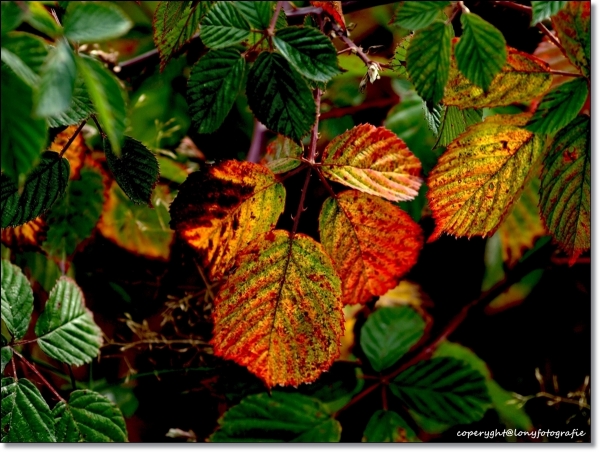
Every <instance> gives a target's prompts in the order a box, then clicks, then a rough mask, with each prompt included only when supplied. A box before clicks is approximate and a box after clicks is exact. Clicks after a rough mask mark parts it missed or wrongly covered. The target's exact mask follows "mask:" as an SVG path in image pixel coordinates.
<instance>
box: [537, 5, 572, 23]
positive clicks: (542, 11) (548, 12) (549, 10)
mask: <svg viewBox="0 0 600 452" xmlns="http://www.w3.org/2000/svg"><path fill="white" fill-rule="evenodd" d="M567 3H569V2H531V26H532V27H533V26H534V25H536V24H537V23H539V22H541V21H543V20H546V19H549V18H550V17H552V16H554V15H555V14H556V13H558V12H559V11H560V10H561V9H563V8H564V7H565V5H566V4H567Z"/></svg>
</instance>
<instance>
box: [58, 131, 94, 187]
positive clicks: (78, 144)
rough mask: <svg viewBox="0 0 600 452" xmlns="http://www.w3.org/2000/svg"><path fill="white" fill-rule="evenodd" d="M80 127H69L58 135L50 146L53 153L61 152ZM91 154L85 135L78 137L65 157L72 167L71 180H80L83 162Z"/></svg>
mask: <svg viewBox="0 0 600 452" xmlns="http://www.w3.org/2000/svg"><path fill="white" fill-rule="evenodd" d="M77 127H78V126H69V127H67V128H66V129H65V130H63V131H62V132H60V133H59V134H58V135H56V138H55V139H54V141H53V142H52V144H51V145H50V150H51V151H56V152H60V151H62V148H63V147H64V146H65V144H67V141H69V139H70V138H71V137H72V136H73V134H74V133H75V131H76V130H77ZM88 152H89V148H88V147H87V145H86V144H85V140H84V139H83V134H81V133H80V134H79V135H77V137H75V140H73V142H72V143H71V145H70V146H69V149H67V151H66V152H65V155H64V156H63V157H64V158H66V159H67V160H68V161H69V165H70V166H71V174H70V176H69V179H71V180H73V179H79V172H80V171H81V167H82V166H83V162H84V161H85V157H86V155H87V154H88Z"/></svg>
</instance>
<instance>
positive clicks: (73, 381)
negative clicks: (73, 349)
mask: <svg viewBox="0 0 600 452" xmlns="http://www.w3.org/2000/svg"><path fill="white" fill-rule="evenodd" d="M66 366H67V369H69V378H70V380H71V389H73V391H75V390H76V389H77V380H76V379H75V375H74V374H73V368H72V367H71V366H70V365H69V364H67V365H66Z"/></svg>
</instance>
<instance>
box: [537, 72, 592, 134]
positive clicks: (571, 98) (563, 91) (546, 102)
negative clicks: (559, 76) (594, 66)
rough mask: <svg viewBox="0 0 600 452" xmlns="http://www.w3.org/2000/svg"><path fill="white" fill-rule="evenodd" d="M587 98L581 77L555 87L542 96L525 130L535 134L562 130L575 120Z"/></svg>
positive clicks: (586, 88)
mask: <svg viewBox="0 0 600 452" xmlns="http://www.w3.org/2000/svg"><path fill="white" fill-rule="evenodd" d="M587 97H588V82H587V80H586V79H585V78H583V77H577V78H576V79H574V80H571V81H570V82H567V83H563V84H562V85H559V86H557V87H556V88H554V89H553V90H552V91H550V92H549V93H548V94H546V95H545V96H544V98H543V99H542V102H541V103H540V105H539V106H538V108H537V110H536V111H535V113H534V114H533V118H531V120H530V121H529V123H527V126H526V129H527V130H531V131H532V132H537V133H554V132H556V131H558V130H560V129H562V128H563V127H564V126H566V125H567V124H569V123H570V122H571V121H572V120H573V119H575V117H576V116H577V113H579V111H580V110H581V108H582V107H583V104H585V100H586V99H587Z"/></svg>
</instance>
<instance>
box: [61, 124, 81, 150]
mask: <svg viewBox="0 0 600 452" xmlns="http://www.w3.org/2000/svg"><path fill="white" fill-rule="evenodd" d="M86 122H87V119H86V120H85V121H83V122H82V123H81V124H79V127H77V130H76V131H75V133H74V134H73V135H72V136H71V138H69V141H67V142H66V144H65V145H64V146H63V148H62V149H61V151H60V156H61V157H62V156H63V155H64V154H65V152H67V150H68V149H69V146H71V144H73V141H75V138H77V135H79V133H80V132H81V130H82V129H83V126H85V123H86Z"/></svg>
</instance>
